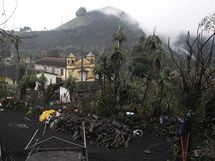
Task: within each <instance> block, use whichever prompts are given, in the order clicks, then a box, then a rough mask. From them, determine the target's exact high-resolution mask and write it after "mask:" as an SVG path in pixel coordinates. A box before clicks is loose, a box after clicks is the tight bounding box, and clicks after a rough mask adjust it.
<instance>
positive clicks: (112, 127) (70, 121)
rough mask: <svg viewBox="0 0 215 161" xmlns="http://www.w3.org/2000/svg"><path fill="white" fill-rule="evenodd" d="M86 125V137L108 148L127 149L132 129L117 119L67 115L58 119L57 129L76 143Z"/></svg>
mask: <svg viewBox="0 0 215 161" xmlns="http://www.w3.org/2000/svg"><path fill="white" fill-rule="evenodd" d="M83 122H84V123H85V129H86V137H87V139H88V140H90V141H93V142H96V143H97V145H98V146H104V147H106V148H114V147H115V148H117V147H123V146H124V147H127V146H128V142H129V141H130V139H131V136H132V129H131V128H130V127H129V126H127V125H125V124H123V123H121V122H118V121H116V120H115V119H112V120H110V119H101V118H97V117H92V116H87V117H86V116H85V117H84V116H77V115H65V116H63V117H61V118H59V119H58V122H57V123H56V124H55V129H56V130H57V131H59V132H66V133H69V134H70V135H71V136H72V140H73V141H75V140H77V139H80V138H82V137H83V132H82V124H83Z"/></svg>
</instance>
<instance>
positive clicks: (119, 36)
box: [113, 26, 128, 47]
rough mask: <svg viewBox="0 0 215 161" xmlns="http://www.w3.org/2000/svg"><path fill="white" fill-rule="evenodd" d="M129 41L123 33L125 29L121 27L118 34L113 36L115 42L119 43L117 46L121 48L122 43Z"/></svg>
mask: <svg viewBox="0 0 215 161" xmlns="http://www.w3.org/2000/svg"><path fill="white" fill-rule="evenodd" d="M127 39H128V37H127V35H126V34H125V32H124V31H123V28H122V27H121V26H119V29H118V31H117V32H116V33H114V34H113V40H114V41H116V42H117V46H118V47H121V45H122V43H123V42H124V41H126V40H127Z"/></svg>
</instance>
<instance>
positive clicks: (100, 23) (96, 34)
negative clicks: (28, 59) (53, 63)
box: [20, 7, 144, 55]
mask: <svg viewBox="0 0 215 161" xmlns="http://www.w3.org/2000/svg"><path fill="white" fill-rule="evenodd" d="M119 25H121V26H122V27H123V28H124V31H125V32H126V34H127V36H128V41H127V42H126V47H127V48H130V47H131V46H132V45H133V44H134V43H135V42H136V41H137V40H138V39H139V37H140V36H142V35H144V32H143V31H142V30H141V29H140V27H139V24H138V22H137V21H136V20H134V19H133V18H131V17H130V16H129V15H127V14H126V13H125V12H123V11H120V10H118V9H115V8H110V7H108V8H103V9H100V10H94V11H89V12H87V11H86V9H85V8H80V9H79V10H78V11H77V12H76V18H74V19H72V20H71V21H69V22H67V23H65V24H63V25H61V26H59V27H57V28H56V29H54V30H50V31H37V32H26V33H24V34H25V36H31V35H36V36H34V37H33V38H30V39H27V40H24V41H23V43H22V45H21V46H20V47H21V51H22V53H23V54H34V55H38V54H42V53H50V54H51V53H64V54H68V52H71V51H73V52H79V53H80V51H81V46H84V52H85V53H87V52H89V51H99V50H100V49H101V48H102V47H111V44H112V35H113V33H114V32H116V31H117V29H118V27H119Z"/></svg>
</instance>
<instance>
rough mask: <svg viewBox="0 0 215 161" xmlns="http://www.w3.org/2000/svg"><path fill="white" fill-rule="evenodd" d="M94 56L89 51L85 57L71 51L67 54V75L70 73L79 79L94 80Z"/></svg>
mask: <svg viewBox="0 0 215 161" xmlns="http://www.w3.org/2000/svg"><path fill="white" fill-rule="evenodd" d="M94 60H95V56H94V54H92V53H91V52H90V53H89V54H87V55H86V56H85V57H78V56H76V55H75V54H73V53H70V54H69V55H68V56H67V60H66V61H67V65H66V69H67V76H68V77H69V76H70V75H71V76H72V77H73V78H75V79H76V81H77V82H79V81H94V80H95V75H94V74H93V68H94V66H95V64H94Z"/></svg>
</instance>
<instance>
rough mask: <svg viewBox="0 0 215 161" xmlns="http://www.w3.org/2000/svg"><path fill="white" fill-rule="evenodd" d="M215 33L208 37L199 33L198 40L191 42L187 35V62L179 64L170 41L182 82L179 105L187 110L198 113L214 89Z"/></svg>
mask: <svg viewBox="0 0 215 161" xmlns="http://www.w3.org/2000/svg"><path fill="white" fill-rule="evenodd" d="M214 39H215V32H214V33H213V34H212V35H210V36H209V37H207V38H206V39H205V38H204V37H203V34H202V33H199V30H198V31H197V36H196V38H195V39H194V40H193V41H191V38H190V33H189V32H188V34H187V40H186V44H187V46H188V49H189V51H188V55H187V59H186V60H185V61H181V62H179V61H178V60H177V59H176V58H175V57H174V53H173V50H172V49H171V47H170V40H169V41H168V48H169V51H170V53H171V57H172V60H173V62H174V64H175V66H176V68H177V71H178V72H179V77H180V80H181V85H180V90H181V91H180V92H179V91H177V92H178V93H180V97H179V103H181V104H182V105H183V106H184V107H185V108H188V109H192V110H194V111H196V110H197V109H198V108H199V107H201V106H202V105H203V106H204V104H202V102H204V101H203V100H204V98H205V96H206V93H207V92H208V91H209V90H210V89H211V88H213V87H214V77H215V67H214V66H213V64H212V60H213V52H214V46H215V44H214Z"/></svg>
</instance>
